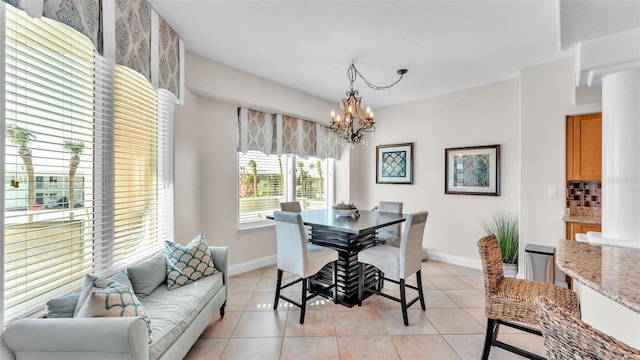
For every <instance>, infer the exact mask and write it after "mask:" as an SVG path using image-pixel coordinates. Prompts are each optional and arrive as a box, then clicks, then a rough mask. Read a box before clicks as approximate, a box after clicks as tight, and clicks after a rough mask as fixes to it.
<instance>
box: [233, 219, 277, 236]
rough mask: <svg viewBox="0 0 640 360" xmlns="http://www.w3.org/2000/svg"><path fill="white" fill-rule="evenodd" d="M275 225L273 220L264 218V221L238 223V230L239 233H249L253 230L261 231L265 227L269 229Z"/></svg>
mask: <svg viewBox="0 0 640 360" xmlns="http://www.w3.org/2000/svg"><path fill="white" fill-rule="evenodd" d="M274 227H275V223H274V222H273V220H265V221H256V222H252V223H248V224H239V225H238V232H239V233H241V234H242V233H249V232H255V231H262V230H266V229H271V228H274Z"/></svg>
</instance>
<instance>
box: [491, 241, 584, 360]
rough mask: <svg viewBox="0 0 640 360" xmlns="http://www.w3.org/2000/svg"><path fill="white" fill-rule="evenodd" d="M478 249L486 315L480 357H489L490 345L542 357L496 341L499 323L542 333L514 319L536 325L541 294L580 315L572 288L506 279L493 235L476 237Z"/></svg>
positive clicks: (533, 356) (525, 355)
mask: <svg viewBox="0 0 640 360" xmlns="http://www.w3.org/2000/svg"><path fill="white" fill-rule="evenodd" d="M478 251H479V252H480V258H481V260H482V270H483V272H484V290H485V309H484V313H485V316H486V317H487V333H486V337H485V342H484V350H483V353H482V359H487V358H488V357H489V351H490V350H491V346H492V345H493V346H497V347H500V348H503V349H505V350H508V351H511V352H513V353H516V354H518V355H521V356H524V357H526V358H529V359H544V358H543V357H540V356H538V355H536V354H533V353H530V352H528V351H526V350H523V349H519V348H516V347H514V346H512V345H509V344H506V343H503V342H502V341H498V340H497V337H498V330H499V328H500V325H505V326H509V327H512V328H515V329H518V330H522V331H526V332H529V333H532V334H536V335H542V333H541V332H540V330H538V329H535V328H531V327H528V326H525V325H521V324H516V323H514V322H518V323H524V324H529V325H539V323H538V316H537V314H536V306H535V299H536V298H537V297H538V296H541V295H544V296H545V297H547V298H550V299H553V300H554V301H555V302H556V303H558V304H562V306H563V307H565V308H566V309H568V311H569V312H570V313H572V314H574V315H575V316H580V309H579V307H578V298H577V296H576V294H575V293H574V292H573V291H571V290H568V289H563V288H561V287H558V286H555V285H553V284H549V283H543V282H537V281H531V280H524V279H512V278H505V277H504V274H503V271H502V255H501V253H500V248H499V247H498V241H497V239H496V237H495V236H494V235H489V236H485V237H483V238H482V239H480V240H478Z"/></svg>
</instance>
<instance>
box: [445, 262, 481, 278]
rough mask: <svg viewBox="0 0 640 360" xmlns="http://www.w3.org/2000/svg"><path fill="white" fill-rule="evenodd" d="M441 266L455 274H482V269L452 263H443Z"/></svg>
mask: <svg viewBox="0 0 640 360" xmlns="http://www.w3.org/2000/svg"><path fill="white" fill-rule="evenodd" d="M442 268H443V269H445V270H447V271H448V272H450V273H451V274H453V275H455V276H482V270H480V269H473V268H468V267H464V266H458V265H453V264H443V265H442Z"/></svg>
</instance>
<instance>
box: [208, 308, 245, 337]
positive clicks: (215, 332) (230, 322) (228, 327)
mask: <svg viewBox="0 0 640 360" xmlns="http://www.w3.org/2000/svg"><path fill="white" fill-rule="evenodd" d="M241 316H242V312H241V311H227V312H226V313H225V314H224V318H221V317H220V315H216V316H215V317H214V318H213V320H211V322H210V323H209V325H207V327H206V328H205V329H204V332H203V333H202V335H200V338H201V339H228V338H230V337H231V334H232V333H233V330H234V329H235V328H236V325H238V320H240V317H241Z"/></svg>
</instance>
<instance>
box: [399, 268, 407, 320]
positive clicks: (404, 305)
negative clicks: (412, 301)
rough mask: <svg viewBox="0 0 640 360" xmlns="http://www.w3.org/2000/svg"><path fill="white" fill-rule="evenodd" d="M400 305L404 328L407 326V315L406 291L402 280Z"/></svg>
mask: <svg viewBox="0 0 640 360" xmlns="http://www.w3.org/2000/svg"><path fill="white" fill-rule="evenodd" d="M400 304H401V305H402V320H404V326H409V316H408V315H407V291H406V289H405V285H404V279H400Z"/></svg>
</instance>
